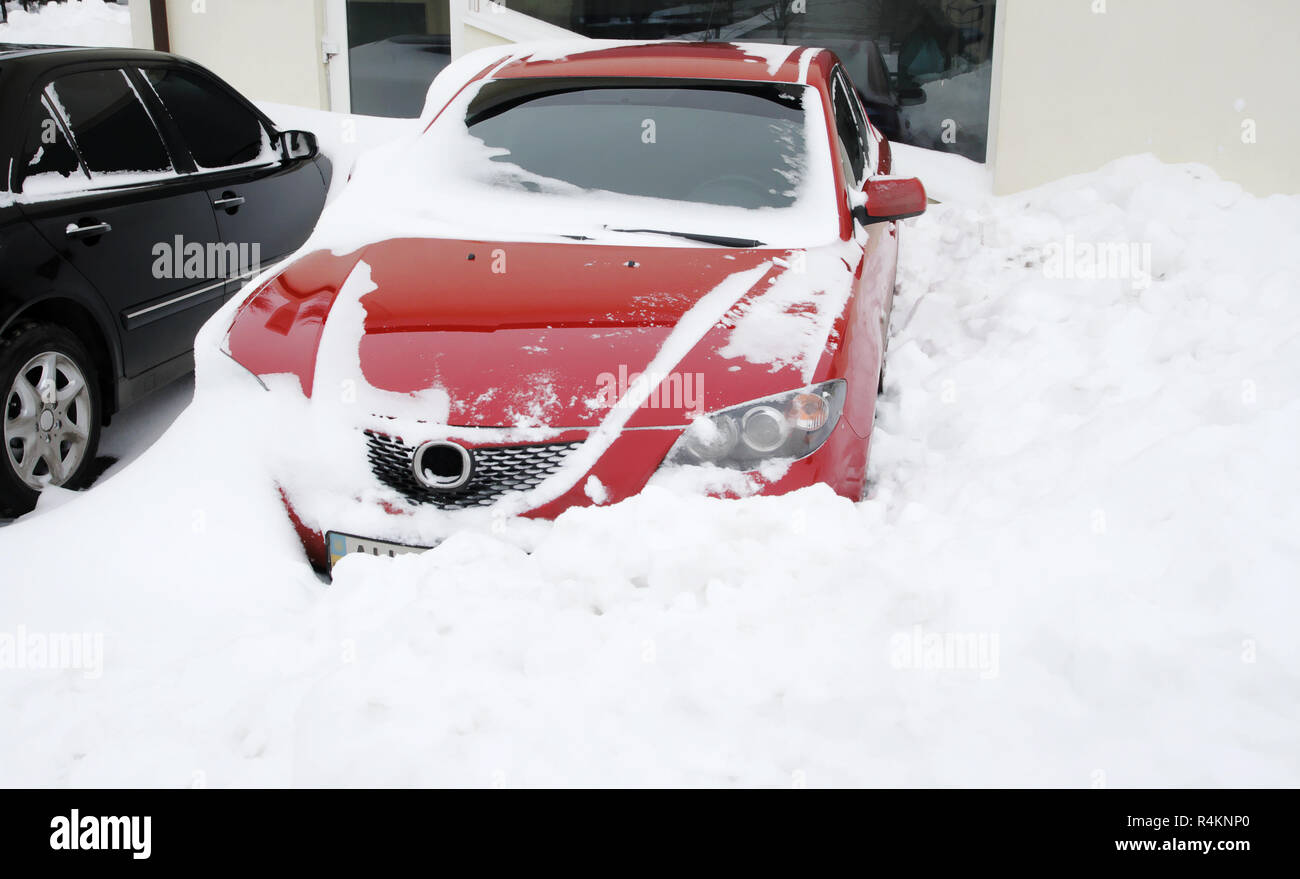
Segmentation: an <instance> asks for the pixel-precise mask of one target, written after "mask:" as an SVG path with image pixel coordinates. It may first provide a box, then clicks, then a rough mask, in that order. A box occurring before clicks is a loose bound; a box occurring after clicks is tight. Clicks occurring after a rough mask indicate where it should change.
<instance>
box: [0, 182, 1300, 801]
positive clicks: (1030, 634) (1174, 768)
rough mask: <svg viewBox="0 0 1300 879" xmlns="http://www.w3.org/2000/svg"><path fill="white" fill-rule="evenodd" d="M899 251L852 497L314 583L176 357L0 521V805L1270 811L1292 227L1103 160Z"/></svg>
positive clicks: (250, 439) (487, 550)
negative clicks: (726, 793) (171, 417)
mask: <svg viewBox="0 0 1300 879" xmlns="http://www.w3.org/2000/svg"><path fill="white" fill-rule="evenodd" d="M900 170H902V171H903V172H906V170H907V169H906V166H905V165H904V167H903V168H902V169H900ZM926 182H927V183H928V184H929V185H930V186H931V190H932V191H936V190H939V189H942V188H945V183H944V181H940V180H927V181H926ZM963 185H964V184H957V185H953V186H952V187H951V188H953V189H955V190H960V189H962V188H963ZM908 225H909V228H908V229H906V230H904V234H903V252H902V263H901V268H900V280H901V290H900V292H899V297H898V299H897V301H896V306H895V314H894V323H893V337H892V340H891V345H890V364H889V373H888V376H887V393H886V395H885V397H884V399H883V402H882V405H881V408H880V411H879V413H878V419H877V429H876V434H875V437H874V440H873V457H872V476H873V479H874V488H873V490H872V493H871V495H870V497H869V498H868V499H867V500H866V501H864V502H862V503H860V504H856V505H855V504H853V503H850V502H849V501H846V500H844V499H842V498H839V497H836V496H834V495H833V494H832V493H831V492H829V491H828V490H825V489H822V488H813V489H809V490H805V491H802V492H799V493H796V494H793V495H789V496H785V497H779V498H751V499H747V500H742V501H721V500H712V499H707V498H701V497H696V496H692V495H689V494H679V493H676V492H675V491H674V490H673V489H672V487H671V486H663V485H658V486H656V487H654V488H651V489H649V490H647V491H646V492H644V493H643V494H642V495H640V496H638V497H636V498H634V499H632V500H630V501H627V502H624V503H620V504H615V505H611V506H602V507H593V508H585V509H575V510H572V511H570V512H568V513H566V514H564V515H563V516H561V517H560V518H559V519H558V520H557V521H556V522H554V523H541V522H522V521H515V520H496V521H494V522H492V523H483V525H482V527H475V528H473V529H470V530H467V531H465V532H463V533H460V534H458V535H456V536H454V537H452V538H451V539H449V540H448V541H447V542H445V543H444V544H442V545H441V546H440V547H438V548H437V549H435V550H433V551H430V552H428V553H425V554H422V555H418V556H404V557H399V558H397V559H393V560H389V559H375V558H369V557H349V558H347V559H345V560H344V561H343V562H342V563H341V565H340V566H339V568H338V569H337V572H336V573H337V576H336V578H335V581H334V584H333V585H332V586H330V587H328V588H326V587H323V586H322V584H321V583H320V582H319V581H318V580H317V579H316V578H315V577H314V576H313V575H312V574H311V573H310V572H309V571H308V570H307V568H306V566H305V564H304V563H303V562H302V560H301V558H300V555H299V550H298V547H297V545H296V542H295V539H294V536H293V534H292V532H291V530H290V528H289V526H288V524H287V523H286V522H285V521H284V517H283V516H282V514H281V512H280V509H279V506H278V500H277V498H276V496H275V493H274V489H273V488H272V487H271V485H270V482H269V477H268V474H267V472H266V471H265V467H264V465H263V463H262V462H263V461H264V456H263V454H262V451H261V450H262V448H263V447H264V446H267V445H275V444H285V443H289V442H295V441H296V442H301V443H308V442H311V441H312V438H311V437H286V436H283V435H280V434H277V433H276V432H275V430H274V428H273V426H268V424H267V423H266V422H265V421H263V419H262V417H261V413H259V412H257V410H256V409H255V408H252V409H250V408H249V406H248V400H249V399H250V397H249V395H248V393H247V392H244V391H243V390H242V388H241V386H240V383H241V382H244V381H248V382H251V378H245V377H241V376H239V375H238V372H237V367H234V366H233V364H230V361H229V360H226V359H225V358H222V357H219V356H217V355H214V354H212V349H213V347H214V346H215V337H216V335H217V333H218V331H217V330H214V327H213V326H212V325H209V327H207V328H206V329H205V332H204V338H203V339H201V340H200V346H201V347H202V348H203V350H204V351H205V352H207V353H205V354H204V356H203V357H202V359H201V363H200V374H199V377H198V385H197V390H196V402H195V404H194V405H193V406H192V407H191V408H190V409H189V410H187V411H186V412H185V413H184V414H183V415H182V416H181V418H180V419H179V420H178V421H177V423H176V425H175V426H174V427H173V429H172V430H171V431H170V432H169V433H168V434H167V435H166V436H164V437H163V439H162V440H160V441H159V442H158V444H157V445H155V446H154V447H153V448H152V449H151V450H150V451H149V452H148V453H146V454H145V455H144V456H143V457H142V458H140V459H139V460H137V461H136V462H134V463H133V464H131V465H130V466H129V467H127V468H126V469H125V470H124V471H123V472H121V473H120V474H119V475H118V476H117V477H115V478H113V479H111V480H109V481H107V482H105V483H104V484H102V485H101V486H99V487H97V488H96V489H95V490H94V491H92V492H88V493H86V494H84V495H83V496H81V497H79V498H77V500H76V501H75V502H74V503H67V504H64V505H63V506H60V507H58V508H57V509H51V510H49V511H48V512H43V513H40V514H38V515H36V516H33V517H29V518H28V519H26V520H20V521H19V522H17V523H16V524H14V525H13V526H10V527H8V528H5V529H3V530H0V553H2V554H3V557H4V558H5V565H4V573H3V574H2V575H0V713H2V714H3V716H4V717H5V718H6V721H7V722H6V723H5V724H4V725H3V730H2V731H0V781H2V782H3V783H4V784H7V785H25V784H42V785H48V784H56V785H82V784H86V785H107V784H124V785H130V784H159V785H168V786H190V785H197V784H202V785H212V786H227V785H248V784H464V785H472V786H477V785H483V786H488V785H506V786H513V785H538V784H597V785H605V784H696V785H776V786H790V785H801V784H807V785H811V786H822V785H842V784H884V785H889V784H932V785H940V784H942V785H951V784H957V785H964V784H985V785H998V786H1004V785H1020V784H1028V785H1040V784H1051V785H1067V786H1089V785H1099V784H1105V785H1109V786H1127V785H1144V784H1147V785H1295V784H1297V783H1300V769H1298V767H1297V764H1296V761H1295V759H1294V742H1295V740H1296V737H1297V732H1298V730H1297V722H1296V717H1297V711H1296V709H1297V704H1296V703H1297V697H1296V690H1295V686H1294V682H1295V680H1296V676H1297V674H1300V650H1298V649H1297V647H1296V642H1295V639H1294V637H1293V633H1292V632H1291V631H1290V629H1291V624H1292V621H1293V620H1294V619H1295V618H1296V617H1297V613H1298V612H1300V598H1298V597H1297V592H1296V590H1295V580H1296V571H1297V567H1298V566H1300V536H1298V535H1300V512H1298V511H1300V505H1297V504H1296V502H1295V498H1296V496H1297V494H1300V468H1296V467H1295V465H1294V463H1293V461H1292V456H1293V449H1294V446H1295V437H1296V436H1297V433H1298V432H1300V390H1297V387H1296V384H1295V377H1296V375H1297V373H1298V371H1300V289H1298V287H1300V282H1298V281H1297V279H1298V278H1300V251H1297V250H1296V248H1294V247H1292V246H1291V242H1292V241H1294V240H1295V238H1296V236H1297V235H1298V234H1300V198H1284V197H1274V198H1270V199H1257V198H1253V197H1251V196H1249V195H1246V194H1244V193H1243V192H1242V191H1241V190H1240V189H1239V188H1238V187H1236V186H1234V185H1231V184H1227V183H1223V182H1220V181H1218V180H1217V179H1215V178H1214V177H1213V175H1212V174H1211V173H1209V172H1208V171H1206V170H1204V169H1201V168H1198V167H1194V166H1169V165H1162V164H1160V163H1158V162H1157V161H1156V160H1154V159H1151V158H1145V157H1139V158H1133V159H1128V160H1124V161H1121V162H1117V163H1115V164H1112V165H1110V166H1108V167H1107V168H1105V169H1104V170H1103V171H1101V172H1099V173H1096V174H1091V175H1086V176H1082V177H1077V178H1073V179H1070V180H1065V181H1061V182H1059V183H1057V184H1053V185H1051V186H1048V187H1044V188H1042V189H1038V190H1035V191H1032V192H1029V193H1024V194H1021V195H1018V196H1014V197H1009V198H1003V199H992V198H989V197H987V196H979V195H973V196H971V197H970V198H968V199H965V200H955V201H951V202H948V203H945V204H943V205H939V206H934V207H933V208H932V210H931V211H930V212H929V213H928V214H927V215H926V216H924V217H922V218H920V219H919V220H917V221H912V222H910V223H909V224H908ZM1120 253H1127V254H1128V257H1126V258H1127V259H1128V260H1129V262H1127V263H1125V262H1123V260H1121V259H1120V257H1119V254H1120ZM1065 267H1068V268H1069V271H1065V270H1064V268H1065ZM1090 267H1091V268H1090ZM1144 272H1145V276H1146V277H1148V278H1149V281H1147V282H1144V281H1143V280H1142V279H1143V277H1144ZM221 329H224V327H222V328H221ZM223 362H224V364H225V366H224V367H223V366H222V365H221V364H222V363H223ZM223 369H229V370H235V371H234V372H223V371H222V370H223ZM267 396H268V397H269V396H270V395H267ZM593 490H595V487H594V486H593ZM526 550H527V552H526ZM20 634H21V636H22V637H21V638H19V637H18V636H19V635H20ZM60 634H62V635H65V636H72V635H78V634H89V635H99V636H101V638H102V665H101V667H100V668H99V669H98V672H99V673H98V674H96V670H95V669H94V668H86V667H81V666H79V667H75V668H69V667H63V668H51V669H45V670H42V669H40V668H34V667H33V666H37V665H40V662H38V661H37V660H39V659H40V658H41V657H40V653H41V651H40V650H38V649H37V648H36V647H34V646H32V645H33V644H34V643H35V642H34V640H33V639H35V638H39V637H41V636H46V642H44V643H48V642H49V636H54V635H60ZM78 643H80V642H78ZM18 646H23V647H24V648H25V649H26V650H27V651H28V654H27V655H28V657H29V659H30V660H31V661H26V662H24V663H23V666H24V667H21V668H20V667H17V666H18V662H17V661H16V658H15V653H14V651H15V649H16V648H17V647H18ZM6 649H7V650H8V652H6ZM47 664H49V663H48V662H47ZM68 664H69V663H64V665H65V666H67V665H68ZM82 665H83V666H84V663H83V664H82Z"/></svg>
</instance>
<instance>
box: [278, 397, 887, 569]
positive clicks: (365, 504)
mask: <svg viewBox="0 0 1300 879" xmlns="http://www.w3.org/2000/svg"><path fill="white" fill-rule="evenodd" d="M681 433H682V429H681V428H648V429H632V430H625V431H624V432H623V433H622V434H620V435H619V436H618V437H617V438H616V439H615V440H614V442H613V443H611V444H610V446H609V448H608V449H606V450H605V452H604V454H603V455H601V457H600V458H599V459H598V460H597V461H596V463H595V465H594V466H592V467H591V468H590V469H588V470H587V471H585V472H584V473H582V474H581V476H580V477H579V478H576V479H574V480H573V483H572V485H571V487H569V488H568V489H567V490H566V491H564V492H563V493H562V494H560V495H559V496H558V497H555V498H554V499H553V500H550V501H548V502H546V503H543V504H540V505H538V506H536V507H534V508H532V509H528V510H526V511H525V512H523V513H521V514H520V515H521V516H522V517H524V518H529V519H554V518H555V517H557V516H559V515H560V514H561V513H563V512H564V511H565V510H567V509H569V508H570V507H580V506H591V505H593V504H595V503H596V501H594V500H593V499H592V497H591V496H590V495H589V494H588V491H587V485H588V482H589V480H590V478H591V477H595V478H596V480H598V481H599V483H600V485H601V486H602V488H603V489H604V495H603V497H602V498H601V500H600V502H601V503H602V504H612V503H618V502H619V501H622V500H626V499H627V498H630V497H632V496H633V495H636V494H638V493H639V492H640V491H641V490H642V489H644V488H645V486H646V484H647V483H648V482H649V481H650V479H651V477H652V476H654V474H655V472H656V471H657V470H658V469H659V467H660V464H661V462H662V461H663V459H664V457H665V456H666V455H667V454H668V450H669V449H670V448H672V445H673V443H675V442H676V441H677V439H678V438H679V437H680V436H681ZM575 438H576V439H581V438H583V433H582V432H565V433H561V434H559V435H556V436H555V437H553V438H552V440H548V441H554V442H571V441H574V440H575ZM466 445H468V446H469V447H470V448H475V446H474V444H473V443H469V442H467V443H466ZM484 445H491V444H488V443H485V444H484ZM866 461H867V439H866V438H864V437H861V436H859V435H858V434H857V433H855V432H854V431H853V429H852V428H851V427H850V425H849V422H848V419H846V418H841V419H840V420H839V423H838V424H837V425H836V427H835V429H834V430H833V431H832V433H831V435H830V436H829V437H828V438H827V440H826V442H825V443H823V445H822V446H821V448H819V449H818V450H817V451H815V452H813V453H812V454H811V455H808V456H807V457H805V458H801V459H799V460H797V461H794V462H792V463H791V464H790V465H789V466H788V468H787V469H786V470H785V471H784V473H783V474H782V475H781V476H780V477H779V478H775V479H773V480H771V481H768V480H764V479H762V478H761V477H759V476H758V474H749V475H750V477H751V481H752V482H753V484H754V485H755V491H754V492H752V493H754V494H784V493H786V492H790V491H794V490H796V489H799V488H804V487H807V486H810V485H813V484H816V483H819V482H820V483H825V484H827V485H829V486H830V487H831V489H832V490H834V491H835V492H836V493H837V494H840V495H843V496H845V497H848V498H850V499H852V500H858V499H859V498H860V497H861V495H862V491H863V487H864V485H865V478H866ZM373 483H374V484H372V485H370V486H368V487H367V488H366V489H365V490H364V491H363V492H358V491H356V490H355V489H354V490H352V491H348V492H347V494H346V497H344V496H337V497H335V498H334V501H343V500H346V501H348V502H346V503H339V502H331V503H328V504H318V503H316V502H314V501H318V500H319V497H320V495H319V491H318V490H317V491H313V492H309V493H295V492H293V491H292V490H291V489H290V488H288V487H286V486H284V485H281V486H280V497H281V499H282V501H283V502H284V505H285V510H286V512H287V513H288V515H289V518H290V521H291V522H292V523H293V526H294V529H295V530H296V531H297V533H298V537H299V539H300V540H301V541H302V544H303V548H304V550H305V551H306V554H307V557H308V559H309V560H310V561H311V563H312V566H313V567H315V568H316V569H317V570H320V571H327V570H329V568H330V566H331V564H332V561H331V555H332V553H331V551H330V549H331V547H330V546H329V545H328V538H327V535H328V534H329V533H330V532H334V533H336V534H343V535H356V536H358V537H360V538H361V539H369V540H371V541H372V542H373V541H375V540H378V541H383V542H384V548H383V551H381V552H379V553H378V554H380V555H386V554H387V549H388V548H389V547H390V546H391V547H407V548H413V549H417V550H418V549H419V548H423V547H429V546H433V545H435V544H437V543H438V542H440V541H441V540H443V539H445V538H446V537H447V536H449V535H450V534H451V533H452V532H454V531H456V530H459V529H460V528H463V527H467V526H471V525H481V524H483V522H484V521H485V520H486V521H488V522H491V521H492V520H493V518H494V517H499V516H500V514H499V513H495V512H494V510H493V508H492V507H491V506H479V505H474V506H473V507H471V508H468V509H452V510H448V509H439V508H438V507H437V506H435V505H432V504H427V503H419V502H418V501H417V500H413V499H412V498H411V497H409V496H406V495H404V494H403V493H402V492H401V491H399V490H397V489H395V488H394V487H392V486H387V485H383V484H380V483H379V481H378V480H377V479H376V480H374V481H373ZM342 491H345V489H343V488H341V487H340V488H338V489H336V491H335V493H336V494H337V493H338V492H342ZM709 493H710V494H713V495H714V496H718V497H738V496H739V494H737V493H735V492H729V491H717V492H709ZM322 507H328V511H326V510H324V509H321V508H322ZM377 511H378V512H380V513H381V514H382V515H376V513H377ZM336 548H337V547H336ZM370 554H374V553H370Z"/></svg>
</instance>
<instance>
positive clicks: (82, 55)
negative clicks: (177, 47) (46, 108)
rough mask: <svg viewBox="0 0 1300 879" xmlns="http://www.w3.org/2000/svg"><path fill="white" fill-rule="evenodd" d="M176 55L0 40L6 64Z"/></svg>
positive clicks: (161, 58) (0, 57)
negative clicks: (3, 41)
mask: <svg viewBox="0 0 1300 879" xmlns="http://www.w3.org/2000/svg"><path fill="white" fill-rule="evenodd" d="M175 58H176V56H175V55H168V54H167V53H166V52H154V51H152V50H149V49H114V48H87V47H85V46H40V45H34V44H30V43H0V61H3V62H4V63H6V64H21V65H24V66H26V65H32V66H45V65H53V64H70V63H75V62H77V61H105V60H110V59H121V60H127V61H167V60H174V59H175Z"/></svg>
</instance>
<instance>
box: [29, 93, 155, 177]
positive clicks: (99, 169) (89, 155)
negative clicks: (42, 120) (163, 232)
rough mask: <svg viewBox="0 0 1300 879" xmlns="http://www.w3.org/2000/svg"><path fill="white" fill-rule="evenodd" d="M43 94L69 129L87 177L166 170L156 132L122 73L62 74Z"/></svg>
mask: <svg viewBox="0 0 1300 879" xmlns="http://www.w3.org/2000/svg"><path fill="white" fill-rule="evenodd" d="M46 94H47V95H48V96H49V97H50V99H51V100H52V101H53V102H54V105H55V108H56V109H57V110H58V111H59V112H60V113H61V114H62V115H63V118H64V119H66V120H67V122H68V125H70V126H71V127H72V137H73V138H74V139H75V140H76V142H77V149H78V150H80V151H81V158H82V159H83V160H85V162H86V167H88V168H89V169H90V173H91V174H92V175H95V174H112V173H117V172H123V171H135V172H151V171H166V170H169V169H170V168H171V166H172V163H171V159H170V158H168V156H167V149H166V147H164V146H163V142H162V138H161V137H159V135H158V129H156V128H154V124H153V120H152V119H150V118H149V114H148V112H147V111H146V110H145V108H144V105H143V104H141V103H140V99H139V98H137V97H136V95H135V90H134V89H133V88H132V87H131V84H130V82H129V81H128V80H127V78H126V74H124V73H123V72H122V71H120V70H89V71H86V72H84V73H73V74H69V75H68V76H61V77H59V78H58V79H56V80H55V81H54V82H53V83H51V85H50V87H49V88H48V89H47V90H46Z"/></svg>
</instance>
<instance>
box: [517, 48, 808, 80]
mask: <svg viewBox="0 0 1300 879" xmlns="http://www.w3.org/2000/svg"><path fill="white" fill-rule="evenodd" d="M512 49H513V51H512V52H511V57H510V60H508V61H507V62H506V63H505V64H503V65H501V66H499V67H498V68H497V69H496V70H494V71H493V72H492V74H491V76H492V78H493V79H509V78H516V77H528V76H654V77H667V78H681V77H689V78H692V79H733V80H747V81H752V80H763V81H770V82H790V83H795V82H804V81H806V80H805V77H806V76H807V75H808V72H809V67H808V62H809V61H810V60H811V59H812V57H813V56H815V55H817V54H818V53H819V52H820V51H821V50H820V49H813V48H805V47H803V46H785V45H779V44H771V43H701V42H678V41H662V40H661V41H655V42H649V43H647V42H636V41H628V40H558V41H551V42H539V43H521V44H517V45H516V46H514V47H512Z"/></svg>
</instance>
